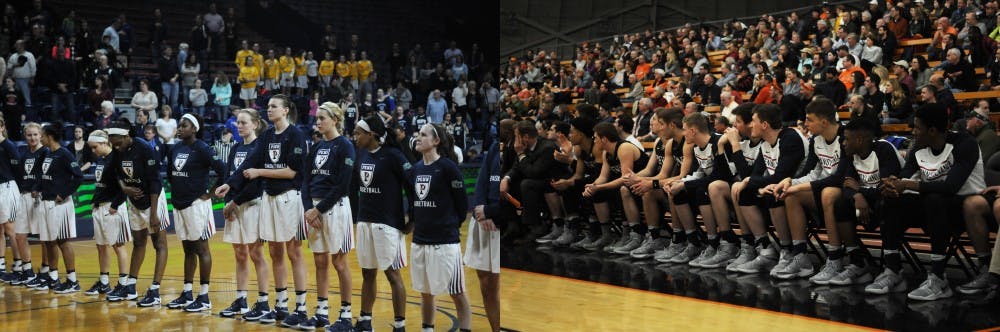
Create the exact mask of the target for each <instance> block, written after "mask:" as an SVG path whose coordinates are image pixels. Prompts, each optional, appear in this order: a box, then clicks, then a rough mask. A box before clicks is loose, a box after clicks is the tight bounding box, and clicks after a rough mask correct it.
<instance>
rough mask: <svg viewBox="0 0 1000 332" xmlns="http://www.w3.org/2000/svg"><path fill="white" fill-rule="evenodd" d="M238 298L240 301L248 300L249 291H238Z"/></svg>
mask: <svg viewBox="0 0 1000 332" xmlns="http://www.w3.org/2000/svg"><path fill="white" fill-rule="evenodd" d="M236 298H238V299H246V298H247V291H245V290H241V291H236Z"/></svg>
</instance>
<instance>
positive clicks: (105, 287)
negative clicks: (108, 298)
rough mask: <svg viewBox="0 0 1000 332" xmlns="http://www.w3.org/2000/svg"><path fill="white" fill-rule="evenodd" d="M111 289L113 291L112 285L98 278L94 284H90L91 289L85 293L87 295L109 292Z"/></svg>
mask: <svg viewBox="0 0 1000 332" xmlns="http://www.w3.org/2000/svg"><path fill="white" fill-rule="evenodd" d="M110 291H111V285H109V284H105V283H102V282H101V281H100V280H98V281H95V282H94V285H93V286H90V289H88V290H87V291H86V292H83V293H84V294H87V295H98V294H107V293H108V292H110Z"/></svg>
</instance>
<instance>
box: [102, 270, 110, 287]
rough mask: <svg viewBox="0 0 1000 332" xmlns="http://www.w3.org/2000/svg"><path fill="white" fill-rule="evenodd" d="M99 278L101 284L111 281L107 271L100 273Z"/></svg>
mask: <svg viewBox="0 0 1000 332" xmlns="http://www.w3.org/2000/svg"><path fill="white" fill-rule="evenodd" d="M100 280H101V285H107V284H109V283H111V280H110V278H109V277H108V273H107V272H103V273H101V276H100Z"/></svg>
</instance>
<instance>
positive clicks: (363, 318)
mask: <svg viewBox="0 0 1000 332" xmlns="http://www.w3.org/2000/svg"><path fill="white" fill-rule="evenodd" d="M366 320H372V313H370V312H364V311H362V312H361V317H358V321H359V322H363V321H366Z"/></svg>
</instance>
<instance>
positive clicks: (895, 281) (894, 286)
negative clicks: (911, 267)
mask: <svg viewBox="0 0 1000 332" xmlns="http://www.w3.org/2000/svg"><path fill="white" fill-rule="evenodd" d="M905 290H906V279H903V276H902V275H899V274H898V273H896V272H893V271H892V269H889V268H886V269H885V270H883V271H882V273H880V274H879V275H878V276H877V277H875V281H874V282H872V283H871V284H870V285H868V286H865V293H868V294H875V295H883V294H888V293H890V292H892V293H898V292H902V291H905Z"/></svg>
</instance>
